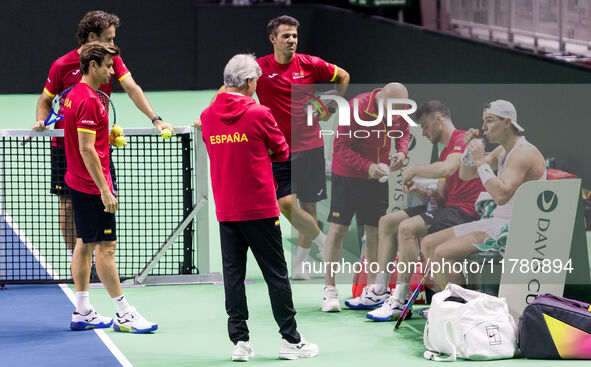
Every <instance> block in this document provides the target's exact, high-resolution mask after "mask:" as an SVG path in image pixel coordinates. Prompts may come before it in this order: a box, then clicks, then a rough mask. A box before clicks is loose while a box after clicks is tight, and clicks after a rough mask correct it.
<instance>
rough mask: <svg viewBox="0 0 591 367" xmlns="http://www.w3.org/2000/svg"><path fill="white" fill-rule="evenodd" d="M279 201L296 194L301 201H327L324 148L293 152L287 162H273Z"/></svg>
mask: <svg viewBox="0 0 591 367" xmlns="http://www.w3.org/2000/svg"><path fill="white" fill-rule="evenodd" d="M273 177H274V178H275V181H276V182H277V199H281V198H282V197H285V196H289V195H291V194H296V195H297V197H298V199H299V200H300V201H303V202H305V203H316V202H318V201H322V200H324V199H326V197H327V196H326V171H325V160H324V147H319V148H315V149H310V150H304V151H301V152H293V153H291V154H290V155H289V158H288V159H287V160H286V161H285V162H273Z"/></svg>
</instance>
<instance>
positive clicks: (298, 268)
mask: <svg viewBox="0 0 591 367" xmlns="http://www.w3.org/2000/svg"><path fill="white" fill-rule="evenodd" d="M292 269H293V270H292V272H291V280H310V273H309V272H308V267H307V266H306V267H305V269H304V260H300V259H297V258H294V260H293V264H292Z"/></svg>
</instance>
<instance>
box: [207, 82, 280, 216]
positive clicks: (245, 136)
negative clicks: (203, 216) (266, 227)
mask: <svg viewBox="0 0 591 367" xmlns="http://www.w3.org/2000/svg"><path fill="white" fill-rule="evenodd" d="M201 123H202V134H203V141H204V142H205V145H206V147H207V153H208V155H209V162H210V171H211V184H212V189H213V197H214V201H215V207H216V215H217V218H218V221H220V222H226V221H245V220H256V219H264V218H273V217H278V216H279V206H278V205H277V198H276V197H275V189H276V183H275V180H274V179H273V172H272V170H271V161H285V160H286V159H287V158H288V156H289V146H288V145H287V143H286V141H285V137H284V136H283V134H282V133H281V131H280V130H279V128H278V127H277V123H276V122H275V119H274V118H273V115H272V114H271V110H270V109H269V108H268V107H265V106H261V105H259V104H257V103H256V102H255V100H254V99H253V98H252V97H247V96H243V95H236V94H232V93H221V94H219V95H218V96H217V98H216V100H215V102H214V103H213V104H212V105H211V106H209V107H208V108H206V109H205V111H203V113H202V114H201ZM269 150H271V151H272V152H273V154H272V155H270V154H269Z"/></svg>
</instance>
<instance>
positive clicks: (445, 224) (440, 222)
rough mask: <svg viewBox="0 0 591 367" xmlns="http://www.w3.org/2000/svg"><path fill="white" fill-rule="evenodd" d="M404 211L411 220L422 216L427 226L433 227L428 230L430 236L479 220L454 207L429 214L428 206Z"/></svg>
mask: <svg viewBox="0 0 591 367" xmlns="http://www.w3.org/2000/svg"><path fill="white" fill-rule="evenodd" d="M403 210H404V212H405V213H406V214H408V216H409V217H411V218H412V217H414V216H417V215H420V216H421V218H423V220H424V221H425V224H427V225H430V226H431V227H429V229H428V230H427V233H429V234H431V233H435V232H439V231H441V230H444V229H447V228H450V227H453V226H457V225H458V224H464V223H468V222H472V221H474V220H476V219H478V217H472V216H471V215H470V214H468V213H466V212H465V211H463V210H462V209H460V208H459V207H457V206H453V205H452V206H446V207H443V208H439V209H437V210H435V211H432V212H427V205H419V206H413V207H410V208H406V209H403Z"/></svg>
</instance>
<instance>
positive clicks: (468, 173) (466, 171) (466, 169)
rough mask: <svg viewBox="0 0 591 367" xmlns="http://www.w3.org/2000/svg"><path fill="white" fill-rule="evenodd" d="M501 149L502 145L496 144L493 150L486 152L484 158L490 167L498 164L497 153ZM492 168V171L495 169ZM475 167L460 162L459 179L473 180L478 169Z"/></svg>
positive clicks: (476, 176)
mask: <svg viewBox="0 0 591 367" xmlns="http://www.w3.org/2000/svg"><path fill="white" fill-rule="evenodd" d="M502 151H503V147H501V146H498V147H496V148H495V150H493V151H492V152H490V154H488V155H487V156H486V158H485V162H486V163H488V164H489V165H490V166H491V167H495V168H496V167H497V166H498V163H497V162H498V160H499V154H500V153H501V152H502ZM495 168H493V171H496V169H495ZM476 169H477V167H476V166H466V165H465V164H463V163H462V164H460V171H459V175H460V179H462V180H464V181H469V180H473V179H475V178H478V171H477V170H476Z"/></svg>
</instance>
